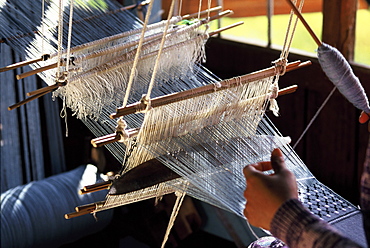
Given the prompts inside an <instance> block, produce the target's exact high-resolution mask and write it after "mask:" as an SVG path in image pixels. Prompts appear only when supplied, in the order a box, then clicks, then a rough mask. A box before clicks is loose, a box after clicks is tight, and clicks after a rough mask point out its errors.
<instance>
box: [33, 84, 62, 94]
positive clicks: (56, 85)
mask: <svg viewBox="0 0 370 248" xmlns="http://www.w3.org/2000/svg"><path fill="white" fill-rule="evenodd" d="M59 86H61V84H53V85H50V86H46V87H43V88H40V89H37V90H34V91H30V92H28V93H27V94H26V95H27V96H33V95H37V94H40V93H44V92H47V93H48V92H51V91H53V90H55V89H56V88H58V87H59Z"/></svg>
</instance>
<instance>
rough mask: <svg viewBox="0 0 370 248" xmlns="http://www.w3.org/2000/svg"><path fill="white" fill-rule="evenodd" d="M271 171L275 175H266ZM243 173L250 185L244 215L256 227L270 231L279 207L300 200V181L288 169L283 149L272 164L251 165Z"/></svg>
mask: <svg viewBox="0 0 370 248" xmlns="http://www.w3.org/2000/svg"><path fill="white" fill-rule="evenodd" d="M271 169H273V170H274V172H275V173H274V174H271V175H265V174H264V173H262V172H263V171H267V170H271ZM243 172H244V176H245V178H246V181H247V187H246V190H245V191H244V197H245V198H246V200H247V203H246V205H245V209H244V215H245V217H246V218H247V219H248V221H249V223H251V224H252V225H254V226H257V227H262V228H264V229H266V230H269V229H270V223H271V221H272V218H273V217H274V215H275V213H276V211H277V210H278V209H279V207H280V206H281V205H282V204H283V203H284V202H285V201H287V200H289V199H292V198H298V188H297V183H296V178H295V176H294V174H293V173H292V172H291V171H289V170H288V169H287V168H286V165H285V162H284V158H283V154H282V153H281V151H280V150H279V149H275V150H274V151H273V152H272V154H271V162H260V163H256V164H250V165H248V166H246V167H245V168H244V170H243Z"/></svg>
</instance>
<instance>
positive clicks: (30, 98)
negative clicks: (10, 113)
mask: <svg viewBox="0 0 370 248" xmlns="http://www.w3.org/2000/svg"><path fill="white" fill-rule="evenodd" d="M49 92H50V91H45V92H42V93H39V94H36V95H33V96H30V97H28V98H26V99H24V100H23V101H20V102H18V103H16V104H13V105H11V106H9V107H8V110H13V109H16V108H18V107H20V106H22V105H24V104H26V103H29V102H30V101H33V100H35V99H37V98H39V97H41V96H43V95H46V94H47V93H49Z"/></svg>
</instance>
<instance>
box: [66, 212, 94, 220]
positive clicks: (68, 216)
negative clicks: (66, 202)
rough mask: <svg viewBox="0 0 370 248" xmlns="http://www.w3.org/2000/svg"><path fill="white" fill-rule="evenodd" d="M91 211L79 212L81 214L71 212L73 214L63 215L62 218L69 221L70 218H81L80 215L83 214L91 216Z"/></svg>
mask: <svg viewBox="0 0 370 248" xmlns="http://www.w3.org/2000/svg"><path fill="white" fill-rule="evenodd" d="M92 212H93V211H90V212H89V211H81V212H73V213H68V214H65V215H64V218H65V219H67V220H69V219H72V218H75V217H78V216H82V215H85V214H91V213H92Z"/></svg>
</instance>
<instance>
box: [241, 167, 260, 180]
mask: <svg viewBox="0 0 370 248" xmlns="http://www.w3.org/2000/svg"><path fill="white" fill-rule="evenodd" d="M256 171H257V170H256V168H254V167H253V166H252V165H247V166H245V167H244V169H243V173H244V176H245V178H248V177H250V176H251V175H253V174H255V173H256Z"/></svg>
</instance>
